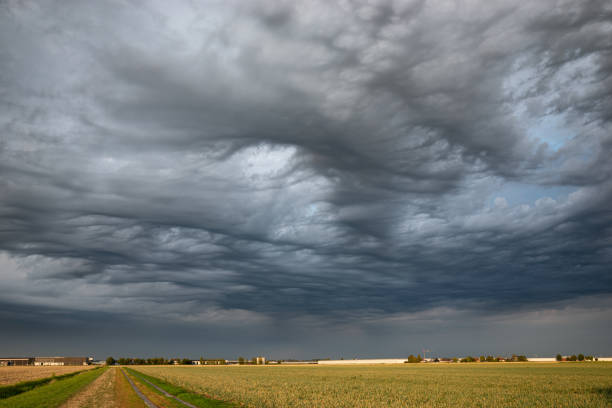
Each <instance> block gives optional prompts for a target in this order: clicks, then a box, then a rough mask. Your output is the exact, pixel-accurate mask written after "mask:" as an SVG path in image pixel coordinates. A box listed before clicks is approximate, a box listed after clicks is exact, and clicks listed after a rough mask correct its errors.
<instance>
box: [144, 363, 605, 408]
mask: <svg viewBox="0 0 612 408" xmlns="http://www.w3.org/2000/svg"><path fill="white" fill-rule="evenodd" d="M136 369H137V370H138V371H140V372H143V373H146V374H148V375H151V376H154V377H157V378H160V379H162V380H164V381H167V382H169V383H172V384H174V385H178V386H181V387H183V388H186V389H190V390H192V391H195V392H198V393H203V394H206V395H211V396H213V397H215V398H219V399H223V400H230V401H236V402H240V403H243V404H245V405H247V406H250V407H262V408H263V407H370V408H373V407H432V408H433V407H461V406H463V407H525V406H530V407H602V408H603V407H609V406H610V403H611V402H612V364H610V363H549V364H546V363H499V364H498V363H474V364H437V365H433V364H431V365H427V364H414V365H412V364H411V365H408V364H405V365H393V366H357V367H355V366H333V367H329V366H326V367H321V366H231V367H223V366H220V367H167V366H157V367H150V366H140V367H137V368H136Z"/></svg>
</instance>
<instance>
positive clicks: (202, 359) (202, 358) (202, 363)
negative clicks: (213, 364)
mask: <svg viewBox="0 0 612 408" xmlns="http://www.w3.org/2000/svg"><path fill="white" fill-rule="evenodd" d="M200 365H204V357H202V356H200Z"/></svg>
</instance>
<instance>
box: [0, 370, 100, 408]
mask: <svg viewBox="0 0 612 408" xmlns="http://www.w3.org/2000/svg"><path fill="white" fill-rule="evenodd" d="M104 371H105V369H97V368H96V369H93V370H88V371H85V372H82V371H79V372H76V373H70V374H66V375H62V376H59V377H55V378H53V377H51V380H52V381H49V382H48V383H47V384H45V385H38V386H37V387H35V388H33V389H32V388H31V389H30V391H28V392H22V393H21V394H18V395H14V396H12V397H9V398H5V399H2V400H0V408H15V407H19V408H55V407H57V406H59V405H60V404H62V403H63V402H64V401H66V400H67V399H68V398H70V397H71V396H72V395H73V394H74V393H76V392H77V391H79V390H80V389H81V388H83V387H84V386H86V385H87V384H89V383H90V382H92V381H93V380H95V379H96V378H98V377H99V376H100V375H101V374H102V373H103V372H104ZM29 382H34V381H29Z"/></svg>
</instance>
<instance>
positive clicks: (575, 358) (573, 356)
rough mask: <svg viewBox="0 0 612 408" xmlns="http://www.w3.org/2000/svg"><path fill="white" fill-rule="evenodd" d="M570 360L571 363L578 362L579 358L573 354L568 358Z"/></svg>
mask: <svg viewBox="0 0 612 408" xmlns="http://www.w3.org/2000/svg"><path fill="white" fill-rule="evenodd" d="M568 360H569V361H576V360H578V357H576V355H575V354H572V355H571V356H570V357H569V358H568Z"/></svg>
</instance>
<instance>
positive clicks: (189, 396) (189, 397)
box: [127, 368, 238, 408]
mask: <svg viewBox="0 0 612 408" xmlns="http://www.w3.org/2000/svg"><path fill="white" fill-rule="evenodd" d="M127 371H128V373H129V374H131V375H132V376H134V377H136V378H137V379H145V380H148V381H149V382H151V383H153V384H155V385H156V386H158V387H159V388H161V389H162V390H164V391H166V392H167V393H168V394H172V395H174V396H176V397H178V398H180V399H182V400H183V401H186V402H189V403H190V404H193V405H195V406H196V407H200V408H234V407H237V406H238V405H236V404H232V403H230V402H226V401H220V400H215V399H211V398H206V397H205V396H203V395H201V394H196V393H194V392H191V391H189V390H186V389H184V388H182V387H178V386H176V385H173V384H170V383H167V382H165V381H162V380H160V379H158V378H155V377H151V376H150V375H146V374H143V373H141V372H140V371H136V370H133V369H130V368H128V369H127ZM140 383H141V384H144V385H145V386H147V387H149V388H150V389H152V390H154V391H155V392H159V391H158V390H156V389H155V388H154V387H152V386H151V385H150V384H147V382H146V381H140Z"/></svg>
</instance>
